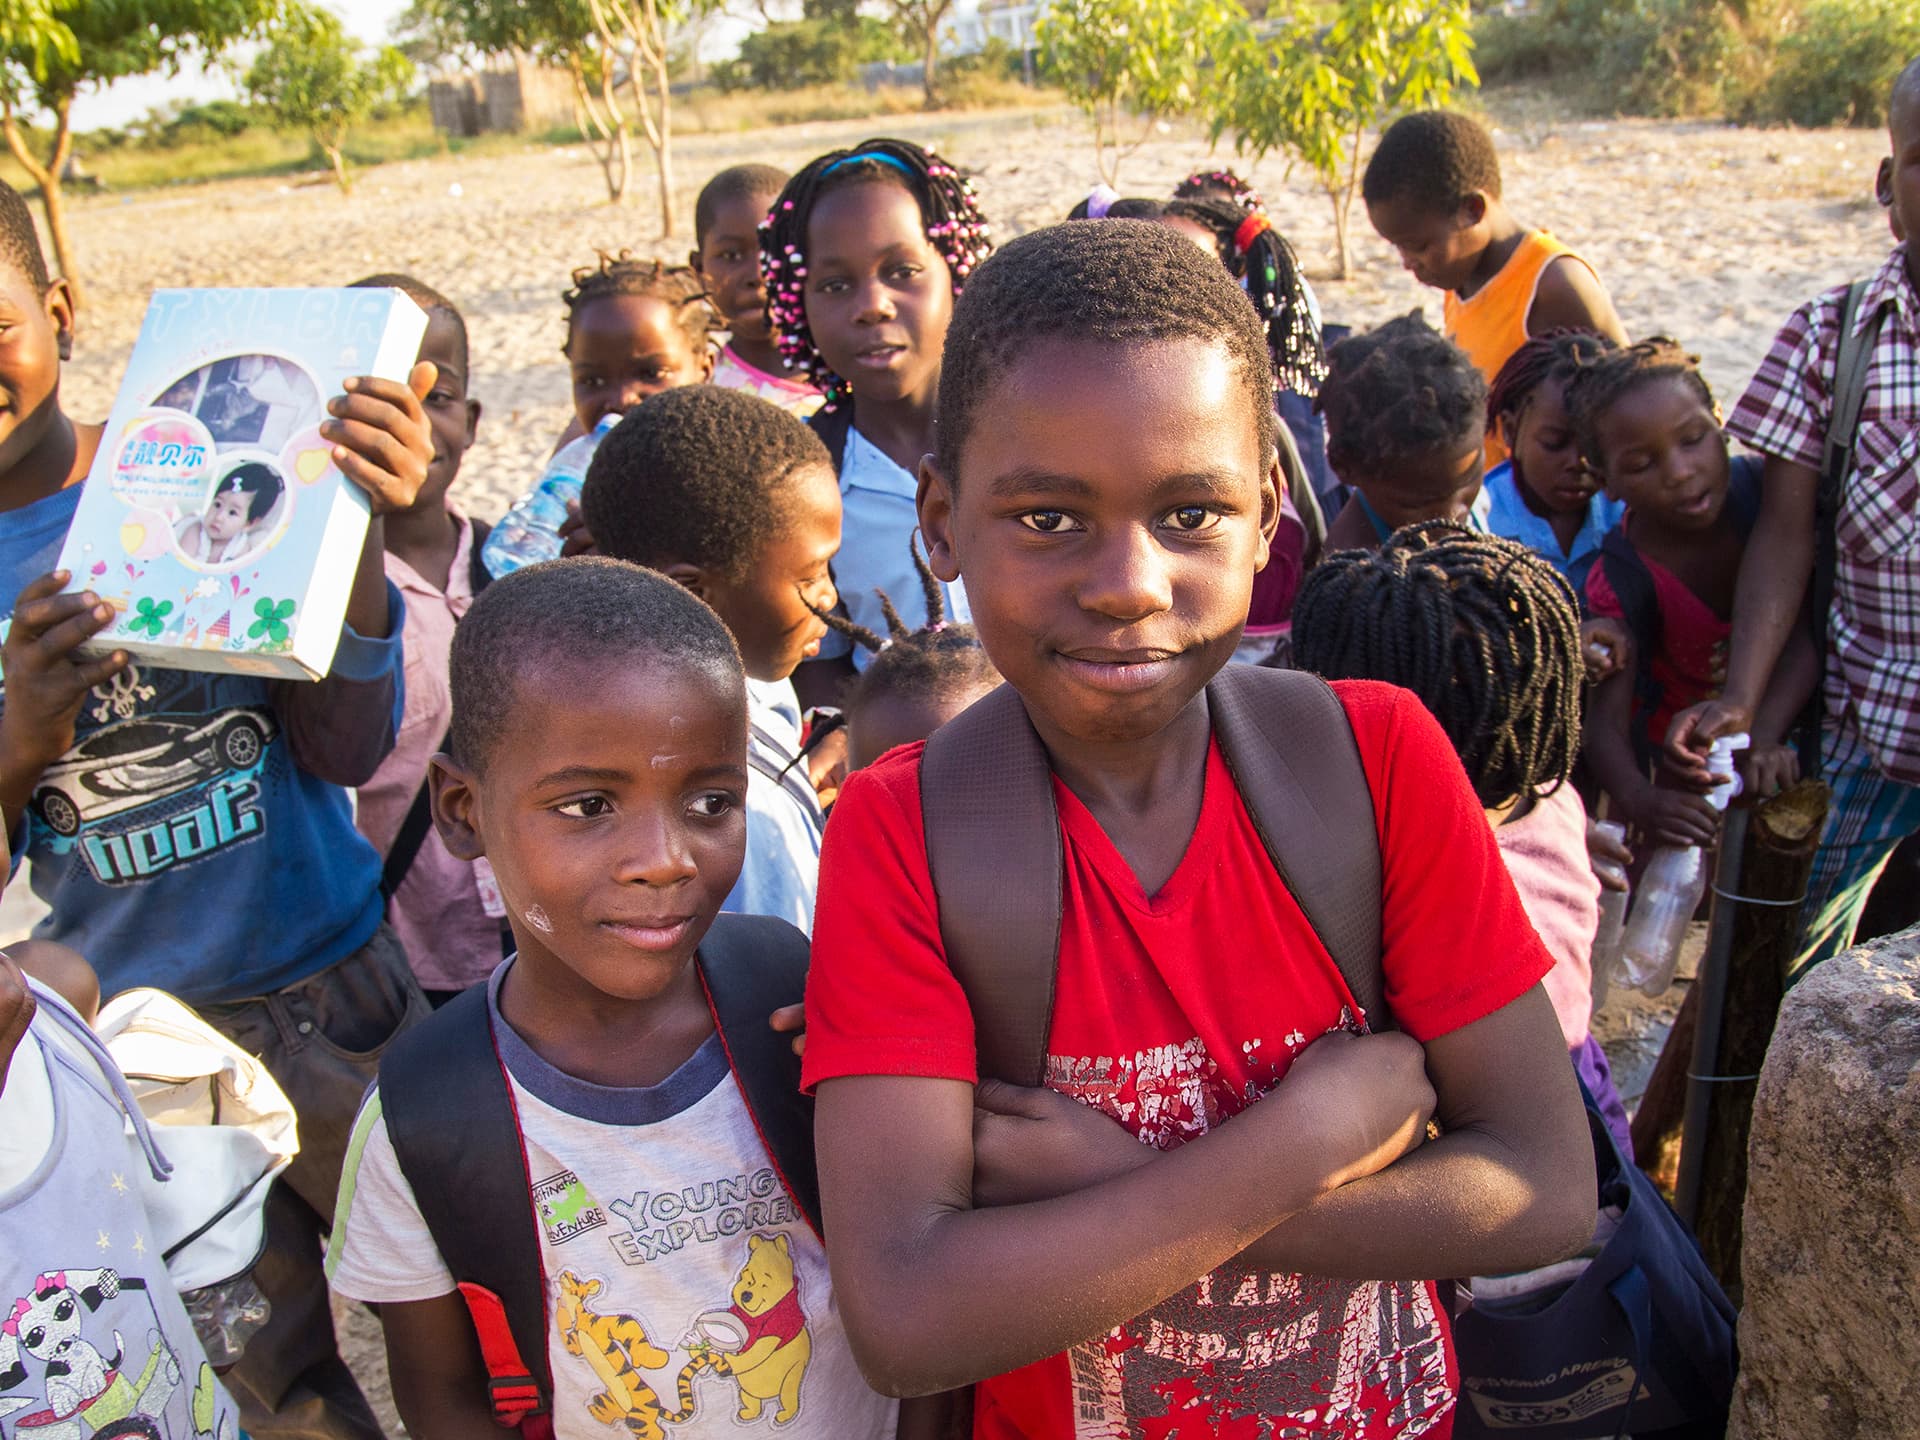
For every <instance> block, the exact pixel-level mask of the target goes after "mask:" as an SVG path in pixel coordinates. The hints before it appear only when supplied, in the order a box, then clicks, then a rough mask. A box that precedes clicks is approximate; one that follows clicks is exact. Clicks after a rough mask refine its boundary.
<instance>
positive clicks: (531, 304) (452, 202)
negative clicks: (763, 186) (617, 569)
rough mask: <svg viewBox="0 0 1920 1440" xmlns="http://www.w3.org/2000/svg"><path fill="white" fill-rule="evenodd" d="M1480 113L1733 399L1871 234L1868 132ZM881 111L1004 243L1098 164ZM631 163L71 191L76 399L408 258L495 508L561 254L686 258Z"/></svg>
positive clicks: (542, 163) (432, 168) (1363, 252)
mask: <svg viewBox="0 0 1920 1440" xmlns="http://www.w3.org/2000/svg"><path fill="white" fill-rule="evenodd" d="M1491 108H1492V111H1493V114H1494V115H1495V117H1496V118H1498V119H1499V120H1500V121H1501V124H1500V128H1499V130H1498V133H1497V138H1498V140H1499V143H1500V147H1501V154H1502V163H1503V165H1504V167H1505V173H1506V191H1507V197H1508V199H1509V201H1510V203H1511V205H1512V207H1513V209H1514V211H1515V213H1516V214H1518V215H1519V216H1520V217H1521V218H1522V219H1524V220H1525V221H1527V222H1528V223H1531V224H1537V225H1544V226H1547V227H1548V228H1550V229H1552V230H1553V231H1554V232H1555V233H1556V234H1558V235H1559V236H1560V237H1561V238H1562V239H1564V240H1566V241H1567V242H1569V243H1570V244H1572V245H1574V246H1575V247H1577V248H1578V249H1579V250H1580V251H1581V252H1582V253H1584V254H1585V255H1586V256H1587V257H1588V258H1589V259H1590V260H1591V261H1592V262H1593V263H1594V265H1595V266H1596V268H1597V269H1598V271H1599V273H1600V275H1601V277H1602V278H1603V279H1604V280H1605V281H1606V283H1607V284H1608V286H1609V287H1610V288H1611V290H1612V292H1613V296H1614V300H1615V302H1616V304H1617V305H1618V307H1619V310H1620V313H1621V316H1622V317H1623V319H1624V321H1625V323H1626V325H1627V326H1628V328H1629V330H1630V331H1631V332H1632V333H1634V334H1635V335H1645V334H1650V333H1653V332H1655V331H1664V332H1666V333H1669V334H1672V335H1674V336H1676V337H1678V338H1679V339H1680V340H1682V341H1683V342H1685V343H1686V344H1688V345H1689V346H1691V347H1693V348H1694V349H1696V350H1698V351H1699V352H1700V353H1701V354H1702V355H1703V356H1704V357H1705V361H1706V369H1707V373H1708V376H1709V377H1710V378H1711V380H1712V381H1713V384H1714V386H1715V387H1716V389H1717V390H1718V392H1719V393H1720V394H1721V396H1722V397H1723V399H1724V400H1725V402H1726V403H1728V404H1731V402H1732V400H1733V398H1734V397H1735V396H1736V395H1737V393H1738V389H1739V387H1740V386H1742V385H1743V384H1744V383H1745V382H1746V380H1747V378H1748V376H1750V375H1751V374H1752V372H1753V369H1754V366H1755V365H1756V364H1757V362H1758V361H1759V359H1760V357H1761V356H1762V355H1763V354H1764V353H1765V349H1766V345H1767V342H1768V340H1769V339H1770V338H1771V336H1772V335H1773V333H1774V331H1775V329H1776V328H1777V327H1778V326H1779V324H1780V322H1781V320H1782V319H1784V318H1785V316H1786V314H1787V312H1788V311H1789V310H1790V309H1791V308H1792V307H1793V306H1794V305H1796V304H1798V303H1799V302H1800V301H1801V300H1803V299H1804V298H1806V297H1808V296H1810V295H1812V294H1814V293H1815V292H1816V291H1818V290H1819V289H1821V288H1823V287H1825V286H1829V285H1833V284H1836V283H1839V282H1840V281H1842V280H1845V279H1847V278H1848V277H1850V276H1852V275H1854V274H1857V273H1860V272H1861V271H1863V270H1865V269H1867V268H1869V267H1871V266H1872V265H1874V264H1875V263H1877V261H1878V260H1879V259H1880V258H1881V257H1882V256H1883V255H1884V254H1885V252H1886V248H1887V244H1888V235H1887V229H1886V221H1885V218H1884V215H1883V212H1881V211H1880V209H1879V208H1878V207H1877V206H1876V205H1874V203H1873V202H1872V200H1871V198H1870V191H1871V185H1872V177H1873V169H1874V166H1875V165H1876V164H1877V163H1878V160H1879V157H1880V156H1882V155H1884V154H1885V153H1886V136H1885V135H1884V133H1881V132H1877V131H1804V132H1793V131H1776V130H1741V129H1735V128H1732V127H1728V126H1723V125H1717V124H1706V123H1688V124H1675V123H1659V122H1648V121H1607V122H1576V121H1565V120H1556V119H1554V118H1552V117H1551V116H1548V115H1543V114H1541V113H1539V111H1540V110H1541V108H1542V107H1541V105H1540V104H1539V102H1537V101H1535V102H1532V103H1519V102H1506V103H1503V102H1502V101H1501V99H1500V97H1498V96H1495V97H1494V98H1493V101H1492V107H1491ZM888 129H890V130H891V131H892V132H893V133H898V134H902V135H905V136H907V137H908V138H911V139H915V140H919V141H921V142H923V143H931V144H933V145H935V146H936V147H937V148H939V149H940V150H941V151H942V152H943V153H944V154H945V155H947V156H948V158H950V159H952V160H954V161H955V162H956V163H958V164H960V165H961V166H963V167H966V168H969V169H971V170H972V171H973V172H974V174H975V177H976V182H977V184H978V187H979V190H980V193H981V197H982V200H983V202H984V204H985V207H986V209H987V212H988V214H989V216H990V217H991V218H992V220H993V221H994V223H995V225H996V227H997V231H998V233H999V235H1001V236H1002V237H1003V238H1004V237H1006V236H1010V235H1014V234H1018V233H1021V232H1023V231H1026V230H1030V229H1033V228H1035V227H1037V226H1040V225H1043V224H1047V223H1049V222H1051V221H1053V220H1055V219H1057V218H1059V217H1060V216H1062V215H1064V214H1065V212H1066V211H1067V209H1068V208H1069V207H1070V206H1071V205H1072V204H1073V203H1074V202H1075V201H1076V200H1078V199H1079V198H1080V197H1081V196H1082V195H1083V194H1084V193H1085V191H1086V189H1087V187H1088V185H1089V184H1090V183H1091V182H1092V180H1093V179H1094V178H1095V171H1094V163H1093V153H1092V145H1091V140H1090V137H1089V134H1088V131H1087V129H1086V127H1085V126H1084V125H1083V124H1082V123H1081V122H1080V121H1079V120H1078V118H1077V117H1075V116H1074V115H1073V114H1072V113H1071V112H1069V111H1065V110H1061V109H1051V110H1045V111H1036V112H1031V113H1029V112H989V113H974V114H940V115H931V116H916V117H912V118H909V119H905V120H901V119H896V120H894V121H892V122H889V123H888ZM872 131H873V126H872V124H871V123H870V122H858V121H857V122H836V123H830V124H814V125H800V126H791V127H785V128H781V129H775V130H762V131H754V132H747V133H741V134H738V135H727V136H705V135H703V136H697V137H691V138H689V139H687V140H685V141H683V142H682V143H681V145H680V146H679V150H678V163H679V168H680V173H681V174H682V175H683V176H685V177H686V184H685V186H684V191H685V193H684V194H682V195H681V196H680V199H681V201H682V202H683V203H682V204H681V206H680V211H681V213H682V215H684V216H685V217H687V218H686V221H685V222H684V223H685V224H686V225H687V227H688V229H689V231H690V227H691V213H692V196H693V193H694V191H696V190H697V189H698V186H699V184H700V182H701V181H702V180H703V179H704V178H705V177H706V176H707V175H708V174H711V173H712V172H713V171H715V170H717V169H719V168H721V167H722V166H724V165H727V164H731V163H735V162H738V161H741V160H747V159H753V160H765V161H770V162H773V163H776V164H780V165H784V166H788V167H793V166H797V165H799V164H801V163H803V162H804V161H805V160H806V159H807V158H808V157H810V156H811V155H814V154H817V153H818V152H820V151H821V150H823V149H827V148H830V147H835V146H842V145H847V144H851V143H853V142H855V141H857V140H859V139H860V138H862V137H863V136H864V135H866V134H869V133H872ZM1208 158H1209V157H1208V150H1207V146H1206V143H1205V141H1204V138H1203V137H1200V136H1198V135H1195V134H1193V133H1189V132H1185V131H1172V132H1169V133H1168V134H1166V135H1164V136H1162V137H1160V138H1157V139H1156V140H1154V141H1153V142H1151V143H1149V144H1148V145H1147V146H1146V147H1145V148H1144V149H1143V150H1142V151H1140V153H1139V154H1137V155H1135V156H1133V157H1132V158H1131V159H1130V160H1128V161H1127V163H1126V166H1125V169H1124V171H1123V175H1122V179H1123V185H1122V188H1123V189H1124V190H1126V191H1127V192H1128V193H1133V194H1151V195H1164V194H1166V193H1167V192H1168V190H1169V189H1170V187H1171V186H1172V184H1173V183H1174V181H1176V180H1177V179H1178V178H1179V177H1180V176H1182V175H1184V174H1185V173H1187V172H1188V171H1189V170H1191V169H1194V168H1196V167H1198V166H1200V165H1202V164H1203V163H1205V162H1207V161H1208ZM1218 158H1219V159H1220V160H1228V159H1230V158H1231V157H1230V156H1227V155H1225V154H1222V155H1220V156H1219V157H1218ZM642 169H643V171H645V172H646V173H643V174H642V175H641V177H640V179H639V181H638V183H637V184H636V186H635V189H634V193H633V194H632V195H631V196H630V198H629V200H628V201H627V203H626V204H625V205H622V206H617V207H616V206H611V205H609V204H607V203H606V199H605V190H604V188H603V186H602V184H601V181H600V172H599V168H598V166H597V165H596V164H595V163H594V161H593V159H592V157H591V155H589V154H588V153H587V151H586V150H585V149H584V148H573V149H547V148H538V149H535V148H529V149H528V150H526V151H524V152H522V153H518V154H510V155H504V156H494V157H488V158H461V157H457V156H455V157H446V158H442V159H434V160H424V161H413V162H407V163H402V164H392V165H386V166H382V167H380V168H378V169H374V170H369V171H367V172H366V173H365V174H364V175H363V176H362V178H361V180H360V184H359V187H358V189H357V191H356V192H355V194H354V195H353V196H352V197H351V198H344V199H343V198H342V197H341V196H340V195H339V194H338V193H337V192H336V191H334V190H333V189H332V188H331V187H330V186H314V185H308V186H293V185H289V184H288V183H286V182H285V181H283V180H253V181H233V182H224V183H219V184H211V185H198V186H193V187H183V188H180V189H174V190H166V191H150V192H145V193H142V194H137V195H126V196H114V195H106V196H100V197H86V198H82V199H80V200H78V201H77V202H76V203H75V205H74V214H73V222H72V223H73V231H74V236H75V240H76V244H77V248H78V251H79V255H80V261H81V264H82V265H83V267H84V271H83V273H84V275H85V278H86V281H87V286H88V308H87V310H86V311H85V313H84V314H83V316H82V329H81V334H80V337H79V343H78V348H77V351H76V354H75V357H74V361H73V363H72V364H71V365H70V366H69V367H68V369H67V375H66V385H67V387H68V389H67V400H68V407H69V410H70V411H71V413H73V414H75V415H80V416H89V417H97V416H103V415H104V414H105V413H106V410H107V408H108V406H109V404H110V403H111V400H112V393H113V389H114V387H115V386H116V385H117V383H118V381H119V378H120V373H121V370H122V368H123V366H124V364H125V361H126V356H127V351H128V349H129V347H130V346H131V344H132V340H133V337H134V334H135V332H136V331H137V330H138V328H139V322H140V316H141V313H142V310H143V309H144V306H145V303H146V296H147V292H148V291H149V290H150V289H152V288H153V287H155V286H163V285H326V284H338V283H342V282H344V281H348V280H352V279H355V278H357V277H359V276H361V275H363V274H367V273H369V272H372V271H376V270H380V271H392V270H399V271H406V272H409V273H412V274H414V275H417V276H419V277H420V278H421V279H423V280H425V281H426V282H427V283H429V284H431V285H433V286H435V287H436V288H438V289H440V290H442V291H444V292H445V293H446V294H448V295H449V296H451V297H452V298H453V299H454V300H455V301H456V302H457V303H458V304H459V305H460V306H461V307H462V309H463V310H464V311H465V312H466V315H467V318H468V324H469V326H470V329H471V334H472V340H473V382H472V388H473V391H474V393H475V394H476V395H477V396H478V397H479V399H480V400H481V401H482V403H483V404H484V406H485V415H484V417H483V419H482V421H481V427H480V439H479V443H478V444H477V445H476V446H475V447H474V448H473V449H472V450H471V451H469V452H468V456H467V460H466V465H465V467H464V470H463V473H462V475H461V478H460V481H459V485H460V491H459V493H460V494H461V496H462V497H463V498H464V501H465V503H466V504H467V506H468V507H469V508H470V509H471V510H473V511H474V512H475V513H477V514H480V515H482V516H492V515H495V514H497V513H498V512H499V511H500V510H501V509H503V508H504V507H505V506H506V504H507V503H509V502H510V501H511V500H512V498H513V497H514V496H515V495H516V494H518V493H520V492H521V491H522V490H524V489H526V488H527V487H528V486H529V485H530V484H531V483H532V482H533V480H534V479H535V478H536V477H537V475H538V472H539V469H540V465H541V462H542V461H543V459H544V457H545V456H546V454H547V452H548V451H549V450H550V449H551V447H552V444H553V441H554V439H555V437H556V436H558V434H559V433H560V431H561V429H562V428H563V427H564V426H565V424H566V423H567V420H568V416H569V410H570V402H569V399H568V390H567V376H566V371H565V368H564V366H563V364H562V362H561V358H560V355H559V345H560V341H561V336H562V323H561V322H562V314H563V312H562V308H561V305H560V300H559V295H560V291H561V290H562V289H563V288H565V286H566V284H567V277H568V273H569V271H570V270H571V269H572V267H574V266H577V265H583V264H588V263H591V262H592V260H593V258H594V252H595V250H596V249H619V248H621V247H627V248H631V249H632V250H634V251H635V252H636V253H639V254H647V255H653V254H658V255H662V256H667V257H671V258H674V259H679V258H681V257H684V256H685V254H686V252H687V250H688V249H689V248H690V246H691V244H692V237H691V234H690V233H686V234H680V235H676V236H674V237H673V238H672V239H671V240H670V241H665V242H662V241H660V240H659V239H658V238H657V232H658V220H657V206H656V204H655V200H654V196H655V193H656V192H655V191H654V189H653V182H652V178H651V173H650V168H649V167H642ZM1243 169H1244V170H1245V171H1246V173H1250V174H1251V176H1252V178H1253V179H1254V181H1255V183H1256V184H1258V186H1259V187H1260V188H1261V190H1262V191H1264V192H1265V193H1266V195H1267V197H1268V199H1269V203H1270V206H1271V208H1272V211H1273V214H1274V218H1275V222H1276V224H1278V225H1279V226H1280V227H1281V228H1282V229H1283V230H1284V231H1285V232H1286V233H1287V234H1288V235H1289V236H1290V237H1291V238H1292V240H1293V242H1294V244H1295V245H1296V247H1297V248H1298V249H1299V251H1300V253H1301V255H1302V257H1303V259H1304V261H1305V263H1306V265H1307V267H1308V270H1309V273H1310V274H1313V275H1315V276H1316V277H1317V276H1319V275H1321V274H1323V273H1324V272H1326V271H1327V270H1328V269H1329V268H1330V266H1331V263H1332V262H1331V252H1332V230H1333V227H1332V211H1331V207H1330V206H1329V204H1328V203H1327V200H1326V198H1325V196H1324V195H1322V194H1321V193H1320V192H1318V191H1317V190H1316V189H1314V188H1313V187H1312V186H1311V185H1310V184H1308V183H1307V180H1306V178H1305V177H1304V176H1303V175H1301V174H1298V173H1296V174H1294V175H1293V176H1292V177H1291V178H1289V174H1288V167H1287V165H1286V163H1285V161H1284V160H1283V159H1282V158H1279V157H1274V158H1269V159H1267V160H1265V161H1262V162H1261V163H1259V164H1257V165H1253V166H1251V167H1243ZM1352 238H1353V249H1354V259H1355V271H1356V273H1355V278H1354V279H1353V280H1352V281H1351V282H1349V283H1341V282H1337V281H1333V280H1329V279H1318V278H1316V289H1317V290H1318V292H1319V294H1320V298H1321V301H1322V305H1323V307H1324V310H1325V313H1326V315H1327V318H1328V319H1329V320H1333V321H1339V322H1343V323H1346V324H1350V325H1363V326H1364V325H1368V324H1372V323H1375V322H1378V321H1380V320H1382V319H1385V318H1387V317H1389V316H1392V315H1395V314H1399V313H1404V312H1405V311H1407V310H1410V309H1414V308H1423V309H1424V310H1425V311H1426V312H1427V315H1428V318H1429V319H1431V320H1433V321H1434V322H1435V323H1436V324H1437V323H1438V321H1439V315H1440V302H1439V296H1438V294H1437V293H1436V292H1434V291H1430V290H1423V289H1422V288H1421V287H1420V286H1418V285H1417V284H1415V282H1414V281H1413V279H1412V278H1411V277H1410V276H1408V275H1407V274H1406V273H1405V272H1403V271H1402V270H1401V268H1400V266H1399V264H1398V262H1397V261H1396V259H1395V257H1394V254H1393V252H1392V251H1391V250H1390V249H1388V248H1387V246H1385V245H1384V244H1383V243H1381V242H1380V241H1379V240H1378V239H1377V238H1376V237H1375V236H1374V235H1373V233H1372V231H1371V230H1370V229H1368V227H1367V225H1366V220H1365V216H1364V213H1359V212H1357V213H1356V223H1355V229H1354V234H1353V237H1352Z"/></svg>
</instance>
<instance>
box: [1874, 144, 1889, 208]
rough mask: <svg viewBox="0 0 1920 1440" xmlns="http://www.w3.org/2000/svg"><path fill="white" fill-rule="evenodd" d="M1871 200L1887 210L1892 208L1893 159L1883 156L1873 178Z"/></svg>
mask: <svg viewBox="0 0 1920 1440" xmlns="http://www.w3.org/2000/svg"><path fill="white" fill-rule="evenodd" d="M1873 198H1874V199H1875V200H1878V201H1879V202H1880V203H1881V204H1882V205H1884V206H1886V207H1888V208H1889V209H1891V208H1892V206H1893V157H1892V156H1891V155H1883V156H1882V157H1881V159H1880V169H1879V170H1878V171H1877V172H1876V173H1875V175H1874V177H1873Z"/></svg>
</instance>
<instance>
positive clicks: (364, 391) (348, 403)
mask: <svg viewBox="0 0 1920 1440" xmlns="http://www.w3.org/2000/svg"><path fill="white" fill-rule="evenodd" d="M439 373H440V372H439V371H438V370H437V369H436V368H435V367H434V364H433V362H432V361H430V360H422V361H420V363H419V364H417V365H415V366H414V367H413V369H412V371H411V372H409V374H408V375H407V379H406V383H405V384H401V383H400V382H399V381H397V380H382V379H379V378H378V377H376V376H372V375H356V376H354V377H352V378H351V379H349V380H347V381H346V382H345V384H346V392H347V393H346V394H344V395H336V396H334V397H333V399H331V400H329V401H328V402H327V413H328V414H329V415H331V416H332V417H333V418H332V419H330V420H325V421H322V422H321V425H320V434H321V435H322V436H324V437H325V438H326V439H328V440H330V441H332V442H333V463H334V464H336V465H338V466H339V467H340V473H341V474H343V475H345V476H346V477H347V478H348V479H349V480H351V481H352V482H353V483H354V484H356V485H358V486H359V487H360V488H361V489H362V490H364V491H366V492H367V500H368V503H369V504H370V505H371V506H372V507H373V513H374V514H375V515H385V514H387V513H389V512H390V511H394V510H404V509H406V508H407V507H408V506H409V505H411V504H413V502H414V498H415V497H416V496H418V495H419V493H420V486H421V485H422V484H424V483H425V481H426V478H427V467H428V466H429V465H431V464H432V463H433V427H432V425H431V424H430V423H429V422H428V420H427V412H426V409H425V408H424V406H423V405H422V403H421V402H423V401H424V400H425V399H426V398H427V396H428V394H430V393H431V392H432V390H433V382H434V381H435V379H437V378H438V376H439Z"/></svg>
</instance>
